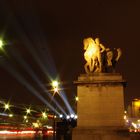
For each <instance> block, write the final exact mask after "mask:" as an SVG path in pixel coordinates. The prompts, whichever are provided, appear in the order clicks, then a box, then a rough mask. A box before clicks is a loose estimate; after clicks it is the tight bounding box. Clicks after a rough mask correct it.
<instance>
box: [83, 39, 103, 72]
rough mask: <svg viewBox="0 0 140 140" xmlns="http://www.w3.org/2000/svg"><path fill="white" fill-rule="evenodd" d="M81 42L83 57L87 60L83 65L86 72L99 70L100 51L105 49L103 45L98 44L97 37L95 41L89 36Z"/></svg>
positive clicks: (100, 64) (100, 69)
mask: <svg viewBox="0 0 140 140" xmlns="http://www.w3.org/2000/svg"><path fill="white" fill-rule="evenodd" d="M83 44H84V50H85V53H84V58H85V60H86V61H87V63H86V64H85V66H84V67H85V71H86V73H92V72H101V71H102V62H101V53H102V52H103V51H105V47H104V46H103V45H102V44H100V41H99V38H96V39H95V41H94V40H93V39H92V38H91V37H90V38H86V39H84V41H83Z"/></svg>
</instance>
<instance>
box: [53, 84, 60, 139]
mask: <svg viewBox="0 0 140 140" xmlns="http://www.w3.org/2000/svg"><path fill="white" fill-rule="evenodd" d="M58 85H59V83H58V81H52V88H53V96H54V95H55V94H56V93H57V94H59V87H58ZM55 117H56V116H55V113H54V114H53V140H55V137H56V135H55V131H56V128H55V125H56V124H55Z"/></svg>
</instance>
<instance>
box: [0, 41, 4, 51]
mask: <svg viewBox="0 0 140 140" xmlns="http://www.w3.org/2000/svg"><path fill="white" fill-rule="evenodd" d="M3 45H4V43H3V40H2V39H0V49H3Z"/></svg>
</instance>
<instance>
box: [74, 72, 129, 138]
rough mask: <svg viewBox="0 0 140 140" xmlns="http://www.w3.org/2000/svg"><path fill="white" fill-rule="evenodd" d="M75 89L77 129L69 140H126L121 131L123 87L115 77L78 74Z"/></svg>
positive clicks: (122, 128) (114, 74)
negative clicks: (77, 99)
mask: <svg viewBox="0 0 140 140" xmlns="http://www.w3.org/2000/svg"><path fill="white" fill-rule="evenodd" d="M75 84H76V85H77V96H78V97H79V101H78V103H77V115H78V120H77V128H75V129H74V130H73V140H86V139H87V140H128V139H129V135H128V131H127V129H126V128H125V127H124V119H123V114H124V85H125V81H124V80H123V79H122V76H121V75H120V74H118V73H93V74H91V75H89V74H82V75H80V76H79V77H78V80H77V81H75Z"/></svg>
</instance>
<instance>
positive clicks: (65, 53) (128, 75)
mask: <svg viewBox="0 0 140 140" xmlns="http://www.w3.org/2000/svg"><path fill="white" fill-rule="evenodd" d="M0 35H1V38H3V39H4V40H5V46H4V47H5V53H4V52H2V51H1V52H0V59H1V60H0V61H1V62H0V63H1V65H0V98H2V99H6V100H10V101H13V102H16V103H26V104H41V103H42V102H41V101H40V100H39V99H38V98H37V97H36V96H35V95H34V94H32V93H31V91H29V90H28V89H27V87H26V86H25V83H22V82H19V81H18V80H17V78H16V77H18V76H13V75H14V74H15V75H17V73H19V75H20V77H23V78H24V79H26V81H27V82H28V83H29V84H30V85H31V86H32V87H34V88H35V89H36V90H37V91H38V92H39V93H40V94H41V95H43V96H44V97H45V94H44V93H43V91H42V90H41V88H40V87H38V84H37V83H36V82H35V80H34V79H33V78H32V76H31V74H29V73H28V72H27V71H26V70H27V69H25V68H23V67H25V65H24V66H23V63H24V62H25V63H24V64H27V65H28V66H27V65H26V66H27V67H28V70H29V69H30V70H33V73H34V74H35V75H36V77H38V79H40V80H39V81H41V84H44V85H45V86H46V88H47V89H48V90H50V86H49V82H50V77H52V78H59V79H60V81H61V82H62V86H63V88H64V89H65V93H66V94H67V96H68V99H69V101H70V102H71V101H72V100H73V98H74V96H75V94H76V88H75V86H74V85H73V81H74V80H76V79H77V77H78V76H79V75H80V74H81V73H85V72H84V64H85V60H84V57H83V53H84V50H83V39H84V38H86V37H93V38H96V37H99V38H100V40H101V42H102V44H104V45H105V46H106V47H110V48H119V47H120V48H121V49H122V52H123V54H122V57H121V58H120V60H119V62H118V64H117V72H119V73H121V74H122V75H123V77H124V79H125V80H126V81H127V87H126V89H125V104H129V103H130V102H131V100H132V99H134V98H139V97H140V95H139V91H140V90H139V88H140V82H139V79H140V62H139V60H140V53H139V52H140V2H139V0H95V1H94V0H86V1H83V0H70V1H66V0H59V1H53V0H9V1H8V0H1V1H0ZM19 58H21V59H20V61H19ZM21 61H22V63H21ZM23 61H24V62H23ZM40 61H41V62H40ZM39 63H40V64H41V65H40V64H39ZM13 69H14V70H13ZM43 69H44V70H43ZM11 71H12V72H11ZM13 73H14V74H13ZM20 81H22V80H20ZM56 96H58V95H56ZM46 99H47V98H46ZM58 100H59V99H58Z"/></svg>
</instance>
